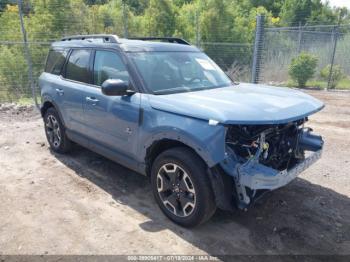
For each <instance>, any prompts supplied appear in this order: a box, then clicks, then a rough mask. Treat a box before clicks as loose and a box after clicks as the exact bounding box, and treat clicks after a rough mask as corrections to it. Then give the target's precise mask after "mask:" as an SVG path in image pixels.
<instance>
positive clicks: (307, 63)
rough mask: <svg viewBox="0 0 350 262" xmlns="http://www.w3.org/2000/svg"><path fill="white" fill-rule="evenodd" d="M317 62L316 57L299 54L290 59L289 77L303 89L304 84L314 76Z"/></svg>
mask: <svg viewBox="0 0 350 262" xmlns="http://www.w3.org/2000/svg"><path fill="white" fill-rule="evenodd" d="M317 62H318V60H317V57H315V56H313V55H311V54H308V53H301V54H300V55H299V56H297V57H295V58H293V59H292V62H291V64H290V66H289V75H290V76H291V77H292V79H293V80H295V81H296V82H297V83H298V86H299V87H305V84H306V82H307V81H308V80H309V79H310V78H312V77H313V75H314V74H315V69H316V66H317Z"/></svg>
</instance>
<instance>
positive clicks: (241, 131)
mask: <svg viewBox="0 0 350 262" xmlns="http://www.w3.org/2000/svg"><path fill="white" fill-rule="evenodd" d="M306 121H307V118H304V119H301V120H297V121H294V122H290V123H287V124H278V125H235V126H230V127H229V128H228V130H227V135H226V144H227V146H229V147H231V148H232V149H233V151H234V152H235V153H236V154H237V155H238V156H239V157H240V158H241V161H244V160H248V159H250V158H252V157H253V156H255V155H256V153H257V151H258V150H259V146H260V143H261V134H262V133H264V140H265V141H264V143H263V144H262V148H261V150H262V152H261V154H260V156H259V163H260V164H263V165H265V166H268V167H271V168H273V169H276V170H285V169H289V168H291V167H293V166H294V165H295V164H296V163H298V162H300V161H302V160H304V159H305V151H306V150H307V149H309V148H310V146H311V145H309V146H307V143H306V142H307V141H305V134H306V133H307V134H308V136H315V135H311V134H310V131H312V130H311V129H306V128H304V123H305V122H306ZM316 137H318V136H316ZM320 146H322V145H321V144H320ZM313 151H314V150H313Z"/></svg>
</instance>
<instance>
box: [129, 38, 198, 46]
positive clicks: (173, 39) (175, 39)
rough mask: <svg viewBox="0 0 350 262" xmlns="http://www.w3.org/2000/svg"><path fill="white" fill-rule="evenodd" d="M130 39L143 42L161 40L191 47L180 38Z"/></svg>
mask: <svg viewBox="0 0 350 262" xmlns="http://www.w3.org/2000/svg"><path fill="white" fill-rule="evenodd" d="M129 39H131V40H142V41H153V40H159V41H163V42H169V43H176V44H182V45H191V44H190V43H189V42H187V41H186V40H184V39H181V38H178V37H130V38H129Z"/></svg>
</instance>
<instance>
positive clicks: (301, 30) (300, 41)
mask: <svg viewBox="0 0 350 262" xmlns="http://www.w3.org/2000/svg"><path fill="white" fill-rule="evenodd" d="M302 39H303V29H302V27H301V21H299V33H298V54H299V53H300V52H301V43H302Z"/></svg>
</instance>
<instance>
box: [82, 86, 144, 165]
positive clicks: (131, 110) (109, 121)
mask: <svg viewBox="0 0 350 262" xmlns="http://www.w3.org/2000/svg"><path fill="white" fill-rule="evenodd" d="M81 92H82V93H83V116H84V131H85V132H84V134H85V136H87V137H88V138H89V139H91V140H92V141H94V142H95V143H100V144H101V145H104V146H106V147H109V148H114V149H115V150H117V151H119V152H120V153H122V154H125V155H126V156H129V157H133V158H136V156H137V153H138V152H137V145H138V141H137V137H138V131H139V127H138V122H139V113H140V93H136V94H134V95H132V96H106V95H104V94H102V92H101V89H100V88H99V87H97V86H86V87H85V88H84V90H82V91H81ZM89 98H92V99H95V100H96V102H94V101H93V100H92V101H91V100H89Z"/></svg>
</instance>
